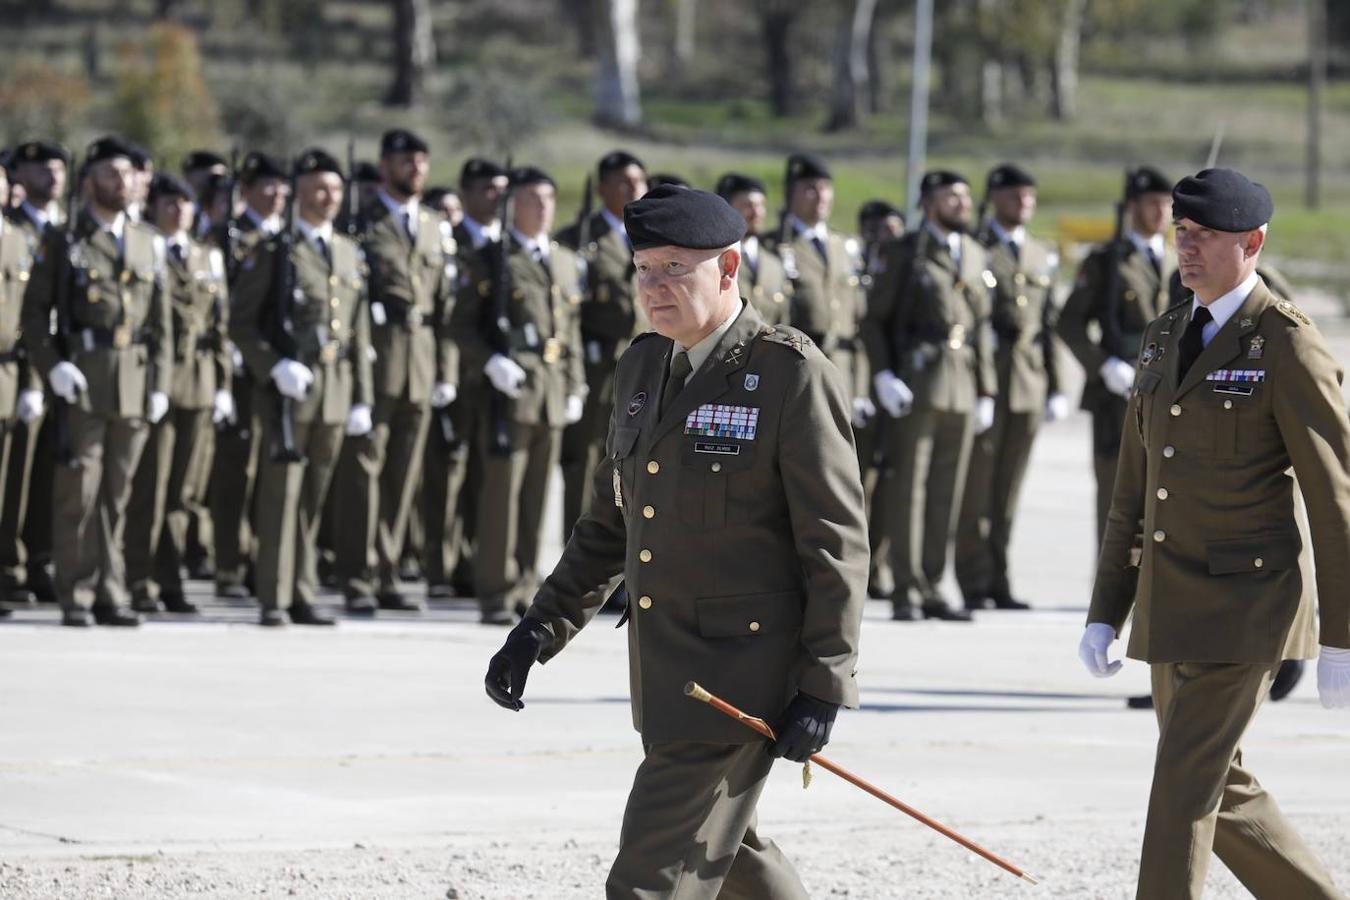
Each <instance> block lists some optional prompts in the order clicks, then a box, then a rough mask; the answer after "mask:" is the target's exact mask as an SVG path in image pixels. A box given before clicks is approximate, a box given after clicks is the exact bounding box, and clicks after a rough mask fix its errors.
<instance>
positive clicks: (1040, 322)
mask: <svg viewBox="0 0 1350 900" xmlns="http://www.w3.org/2000/svg"><path fill="white" fill-rule="evenodd" d="M986 189H987V191H988V197H989V202H990V204H991V205H992V206H993V210H994V217H993V219H992V220H990V222H989V227H988V228H987V229H986V230H985V231H984V233H983V234H981V235H979V237H980V239H981V241H982V243H983V244H984V246H985V247H986V249H987V251H988V258H989V270H990V271H991V272H993V273H994V280H995V282H996V284H995V287H994V289H993V291H992V296H993V317H992V321H993V328H994V338H995V341H994V343H995V348H996V349H995V352H994V368H995V370H996V371H997V373H998V402H997V404H996V406H995V407H994V424H993V425H992V426H991V427H990V429H989V430H988V431H986V432H984V433H983V434H981V435H979V436H978V437H977V438H976V439H975V444H974V447H973V449H972V451H971V460H970V468H969V471H968V472H967V474H966V487H965V491H964V493H963V499H962V502H961V516H960V520H959V522H958V524H957V529H956V557H955V563H956V580H957V582H958V583H959V584H960V586H961V593H962V595H963V596H964V597H965V602H966V608H967V609H983V608H985V607H986V606H988V605H990V604H992V605H993V606H994V607H995V608H996V609H1026V608H1027V604H1026V603H1023V602H1022V601H1020V600H1018V599H1016V598H1015V597H1014V596H1013V594H1012V587H1011V585H1010V584H1009V581H1008V547H1009V544H1010V541H1011V537H1012V526H1013V521H1014V519H1015V518H1016V514H1017V498H1018V494H1019V493H1020V492H1021V489H1022V476H1023V475H1025V474H1026V469H1027V462H1028V460H1030V458H1031V445H1032V442H1033V441H1035V439H1036V432H1037V430H1038V429H1039V428H1040V424H1041V421H1042V420H1043V419H1045V420H1049V421H1055V420H1057V419H1062V418H1064V417H1065V416H1066V415H1068V412H1069V406H1068V403H1069V401H1068V398H1067V397H1065V396H1064V395H1063V394H1061V393H1060V389H1059V370H1058V366H1057V365H1056V355H1055V354H1056V347H1055V340H1054V325H1055V316H1056V314H1057V312H1058V307H1057V306H1056V305H1055V297H1054V284H1055V271H1056V269H1057V268H1058V267H1059V254H1058V253H1056V252H1055V250H1054V248H1053V247H1052V246H1051V245H1050V244H1047V243H1046V242H1044V241H1041V240H1039V239H1037V238H1034V237H1032V236H1031V234H1030V233H1029V232H1028V231H1027V226H1028V224H1029V223H1030V221H1031V217H1032V216H1033V215H1034V214H1035V212H1036V180H1035V179H1034V178H1032V177H1031V174H1030V173H1029V172H1027V171H1026V170H1025V169H1022V168H1020V167H1019V166H1015V165H1011V164H1005V165H1002V166H999V167H998V168H996V169H994V170H993V171H991V172H990V173H989V176H988V178H987V180H986Z"/></svg>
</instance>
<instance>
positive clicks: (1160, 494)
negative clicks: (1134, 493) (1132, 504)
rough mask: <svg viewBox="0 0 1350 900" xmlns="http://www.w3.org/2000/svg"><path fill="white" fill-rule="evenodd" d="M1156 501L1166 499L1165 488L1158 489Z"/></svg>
mask: <svg viewBox="0 0 1350 900" xmlns="http://www.w3.org/2000/svg"><path fill="white" fill-rule="evenodd" d="M1158 499H1159V500H1166V499H1167V488H1158Z"/></svg>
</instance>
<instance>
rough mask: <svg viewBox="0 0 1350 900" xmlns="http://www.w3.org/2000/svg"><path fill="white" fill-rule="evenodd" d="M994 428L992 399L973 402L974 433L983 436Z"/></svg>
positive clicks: (983, 398) (986, 398)
mask: <svg viewBox="0 0 1350 900" xmlns="http://www.w3.org/2000/svg"><path fill="white" fill-rule="evenodd" d="M993 427H994V398H993V397H981V398H980V399H978V400H976V401H975V433H976V434H984V433H985V432H986V431H988V430H989V429H990V428H993Z"/></svg>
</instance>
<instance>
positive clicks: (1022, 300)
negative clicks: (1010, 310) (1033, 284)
mask: <svg viewBox="0 0 1350 900" xmlns="http://www.w3.org/2000/svg"><path fill="white" fill-rule="evenodd" d="M1017 305H1018V306H1026V305H1027V296H1026V294H1018V295H1017Z"/></svg>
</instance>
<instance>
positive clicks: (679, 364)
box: [661, 350, 693, 416]
mask: <svg viewBox="0 0 1350 900" xmlns="http://www.w3.org/2000/svg"><path fill="white" fill-rule="evenodd" d="M692 371H693V366H691V365H690V364H689V354H688V353H686V352H684V351H683V350H681V351H680V352H679V353H676V354H675V358H674V359H672V360H671V361H670V374H668V375H667V376H666V386H665V387H663V388H661V415H662V416H664V415H665V414H666V413H667V412H668V411H669V410H670V407H671V404H673V403H674V402H675V398H676V397H678V396H679V395H680V391H682V390H684V382H685V379H687V378H688V377H689V373H690V372H692Z"/></svg>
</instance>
